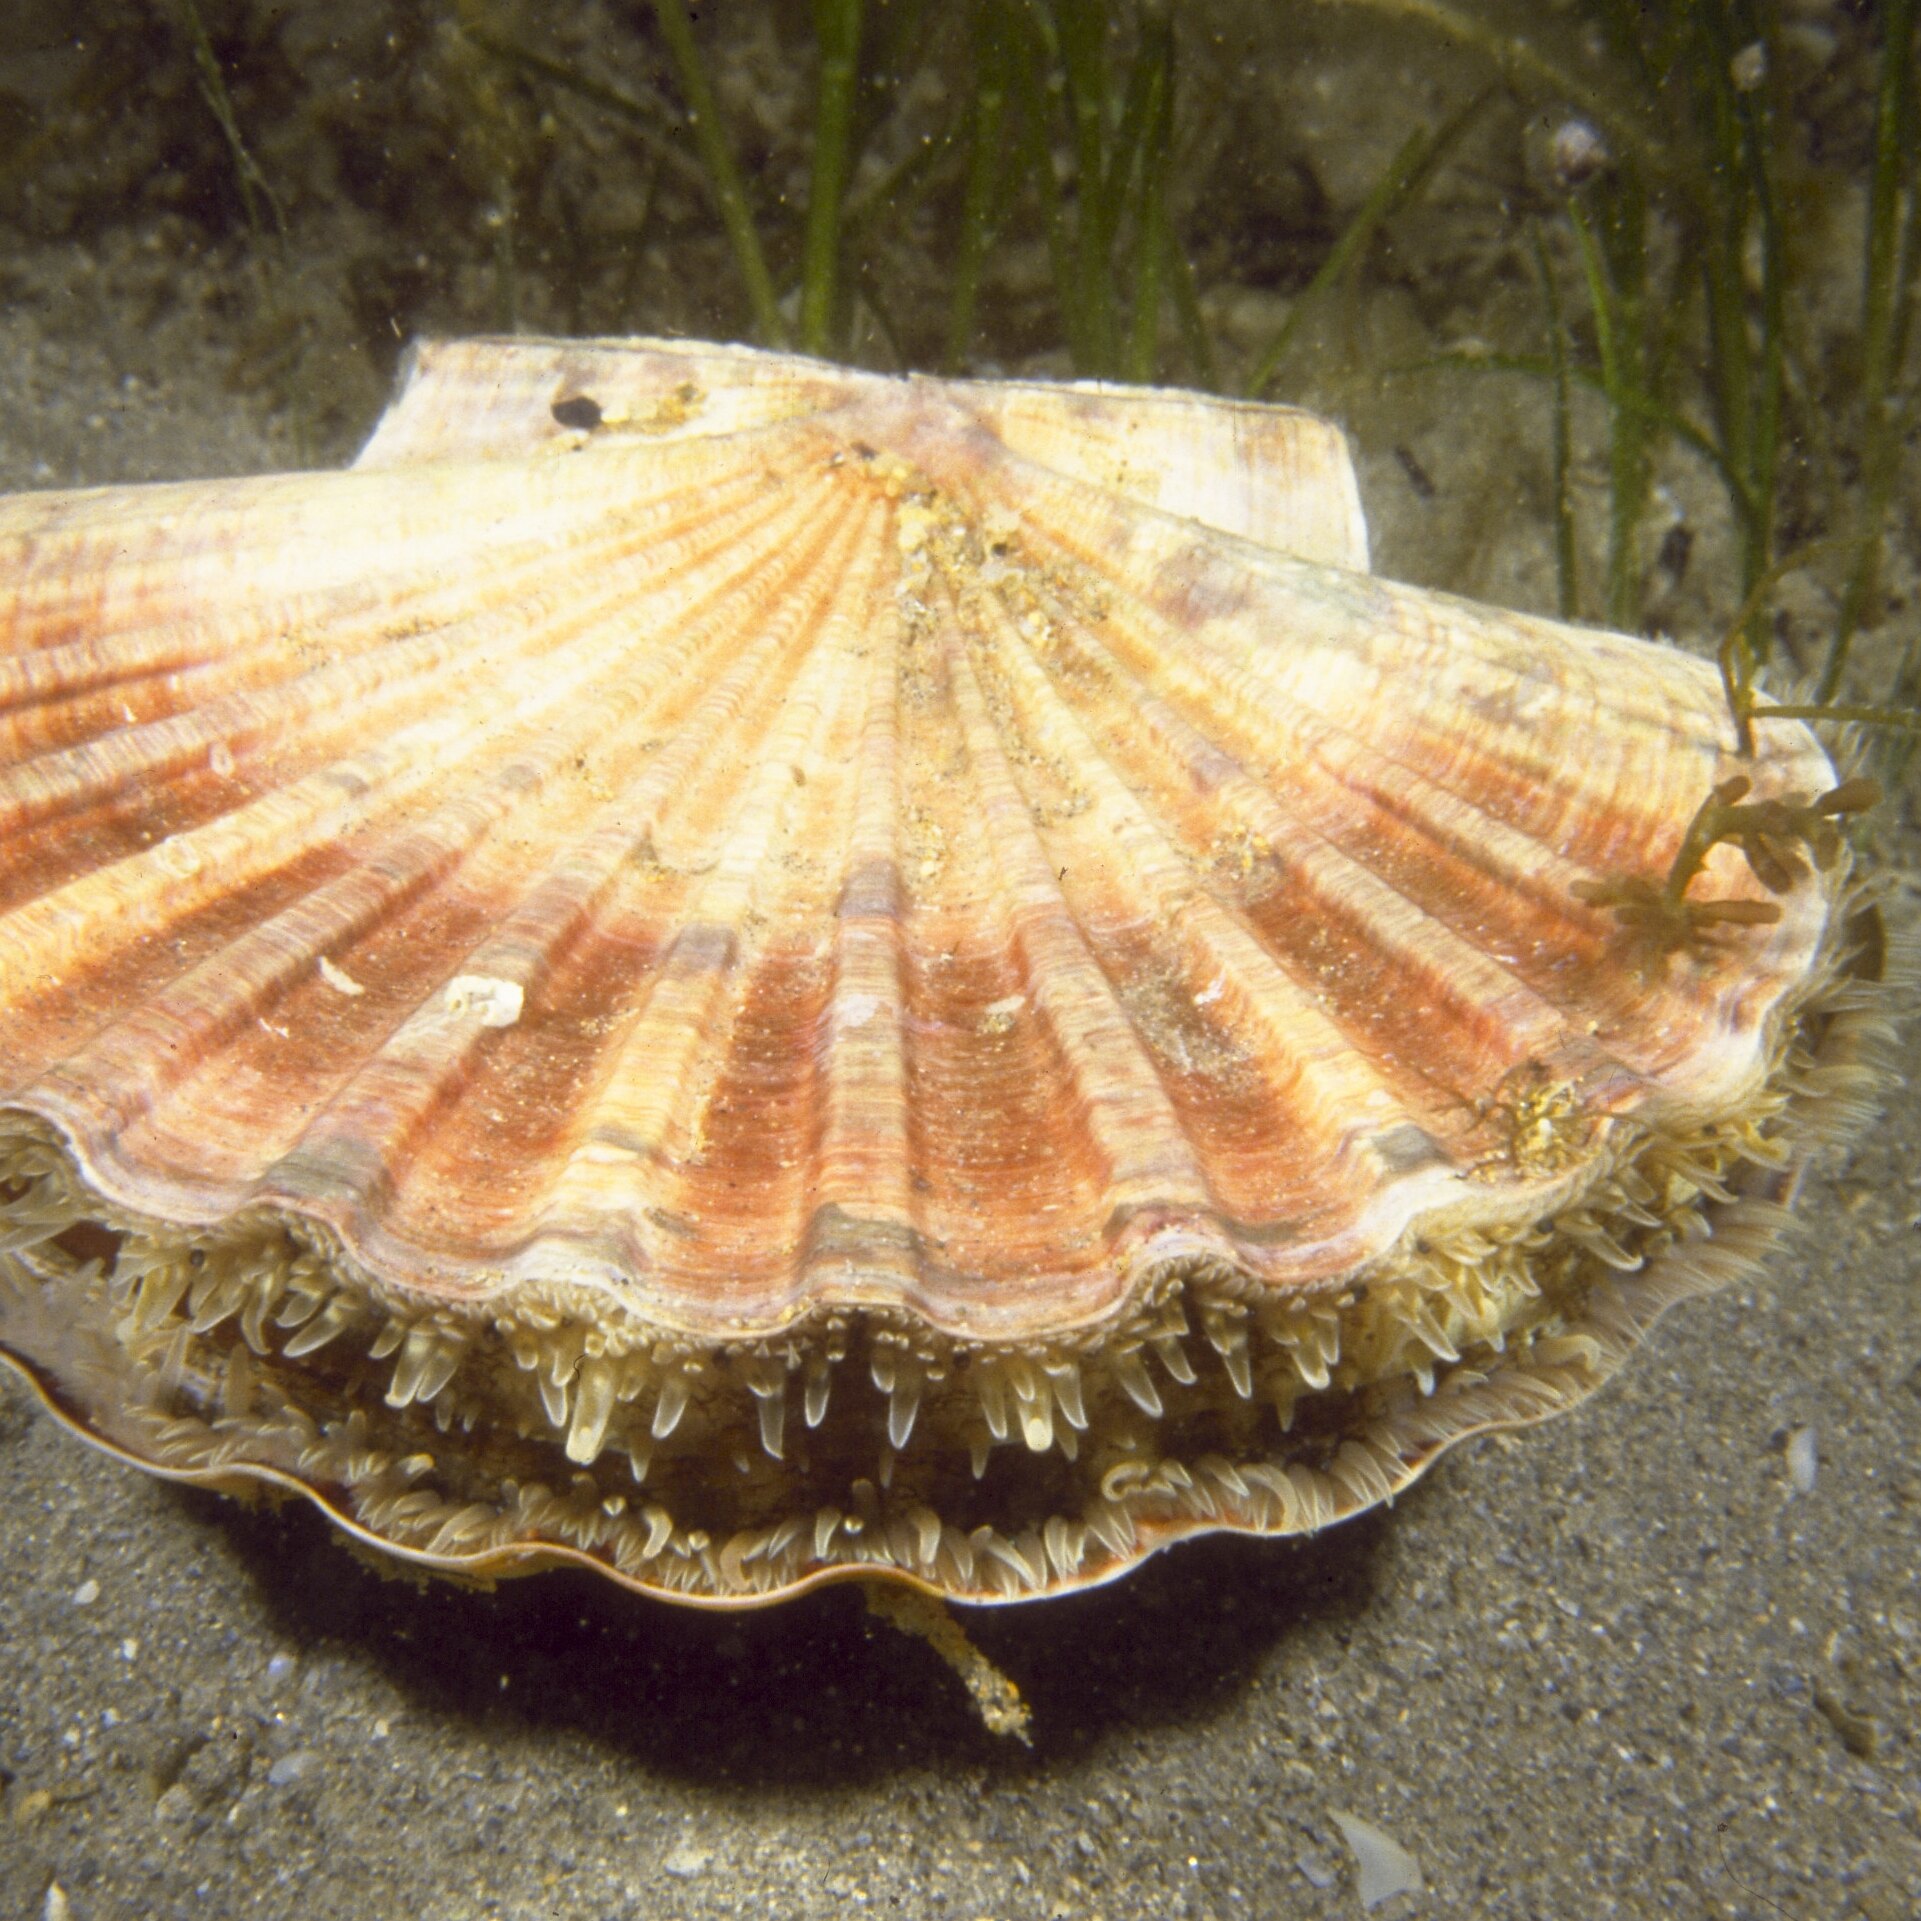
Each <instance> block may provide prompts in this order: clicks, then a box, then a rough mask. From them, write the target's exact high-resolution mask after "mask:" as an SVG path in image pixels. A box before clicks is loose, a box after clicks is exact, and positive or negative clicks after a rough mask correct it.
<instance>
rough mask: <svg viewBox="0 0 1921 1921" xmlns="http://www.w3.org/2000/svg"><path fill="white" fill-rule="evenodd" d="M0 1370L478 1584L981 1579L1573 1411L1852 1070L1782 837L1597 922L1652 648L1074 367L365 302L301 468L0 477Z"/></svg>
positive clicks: (1696, 774) (1690, 773) (1320, 1496)
mask: <svg viewBox="0 0 1921 1921" xmlns="http://www.w3.org/2000/svg"><path fill="white" fill-rule="evenodd" d="M0 620H3V621H4V635H5V639H4V643H0V1003H3V1004H4V1015H3V1016H0V1355H4V1356H5V1358H7V1359H9V1360H11V1361H12V1362H13V1363H14V1364H15V1366H16V1367H18V1368H19V1369H20V1370H21V1371H23V1372H24V1373H26V1374H27V1375H28V1377H29V1378H30V1379H31V1380H32V1381H33V1383H34V1384H35V1386H36V1387H37V1388H38V1389H39V1390H40V1392H41V1393H42V1395H43V1396H44V1397H45V1398H46V1400H47V1401H48V1403H49V1405H51V1406H52V1407H53V1408H54V1409H55V1410H56V1412H58V1413H59V1414H60V1415H61V1416H62V1417H63V1418H64V1419H66V1420H67V1421H68V1422H69V1423H70V1424H71V1425H73V1426H74V1427H76V1428H77V1429H78V1430H79V1431H80V1432H81V1433H83V1434H84V1435H86V1436H87V1437H89V1438H91V1439H93V1440H95V1441H97V1442H99V1443H101V1444H102V1445H105V1446H107V1447H109V1448H112V1449H114V1450H116V1451H118V1452H120V1453H122V1454H124V1455H126V1456H128V1457H129V1458H132V1459H134V1460H136V1461H138V1462H140V1463H141V1464H143V1465H145V1466H148V1467H150V1468H153V1469H155V1470H157V1471H159V1472H162V1473H165V1474H169V1475H173V1476H175V1477H178V1478H181V1479H185V1480H191V1481H197V1482H203V1483H210V1484H213V1485H218V1486H224V1487H231V1488H242V1487H245V1486H247V1485H249V1484H258V1483H260V1482H267V1483H277V1484H279V1485H282V1486H284V1487H287V1488H291V1489H295V1490H297V1491H299V1492H302V1493H304V1494H307V1495H308V1496H310V1497H311V1498H312V1499H313V1500H315V1501H316V1502H318V1503H319V1504H320V1505H322V1506H323V1507H324V1508H325V1509H326V1510H327V1511H328V1512H329V1513H330V1514H331V1515H332V1516H333V1517H334V1518H335V1520H336V1521H338V1522H339V1523H340V1524H341V1525H342V1526H343V1527H345V1528H347V1529H349V1530H350V1531H352V1532H353V1533H355V1534H358V1535H359V1536H361V1537H362V1538H363V1539H365V1540H368V1541H370V1542H373V1543H375V1544H377V1545H378V1546H380V1547H382V1548H384V1549H386V1550H388V1551H390V1552H393V1553H395V1554H398V1555H401V1556H403V1557H406V1558H408V1559H410V1560H412V1561H415V1562H417V1563H421V1564H425V1565H428V1566H431V1567H435V1568H439V1569H442V1570H445V1571H449V1572H454V1573H462V1574H466V1575H469V1576H476V1577H482V1578H486V1577H491V1576H494V1575H500V1574H507V1573H515V1572H521V1571H525V1570H528V1569H531V1568H534V1567H537V1566H541V1565H546V1564H550V1563H554V1562H582V1563H586V1564H589V1565H591V1566H594V1567H596V1568H599V1569H601V1570H603V1571H604V1572H606V1573H608V1574H610V1575H612V1576H614V1577H615V1578H617V1579H619V1580H621V1581H623V1582H625V1583H627V1584H629V1585H631V1586H634V1587H638V1588H642V1589H647V1590H650V1591H653V1592H657V1593H661V1594H665V1595H669V1596H671V1597H674V1598H678V1599H683V1600H688V1601H696V1602H711V1603H719V1604H727V1605H740V1604H748V1603H753V1602H757V1601H762V1600H769V1599H773V1598H776V1597H778V1596H780V1595H783V1594H788V1593H792V1592H795V1591H797V1590H799V1589H801V1588H804V1587H807V1586H810V1585H813V1584H816V1583H818V1582H821V1581H824V1580H831V1579H835V1578H842V1577H849V1576H874V1575H886V1576H892V1577H895V1578H897V1579H900V1580H902V1581H906V1582H909V1583H912V1584H915V1585H917V1586H919V1587H921V1588H924V1589H927V1590H930V1591H933V1592H936V1593H939V1594H943V1595H947V1596H950V1597H954V1598H959V1599H964V1600H975V1601H995V1600H1019V1599H1024V1598H1027V1597H1030V1596H1034V1595H1039V1594H1043V1593H1047V1592H1052V1591H1057V1590H1061V1589H1066V1588H1072V1587H1076V1586H1081V1585H1086V1584H1089V1583H1092V1582H1098V1581H1101V1580H1105V1579H1108V1578H1111V1577H1112V1576H1114V1575H1115V1574H1118V1573H1120V1572H1122V1571H1124V1570H1125V1569H1126V1568H1128V1567H1129V1566H1131V1565H1133V1564H1134V1563H1135V1562H1136V1561H1138V1560H1139V1559H1140V1558H1141V1557H1143V1556H1144V1555H1145V1554H1147V1553H1149V1552H1151V1551H1153V1550H1154V1549H1156V1548H1158V1547H1160V1546H1162V1545H1165V1544H1166V1543H1168V1542H1170V1541H1172V1540H1175V1539H1178V1538H1180V1537H1181V1536H1183V1535H1188V1534H1192V1533H1195V1532H1198V1531H1203V1530H1208V1529H1223V1528H1225V1529H1240V1530H1246V1531H1250V1532H1260V1533H1288V1532H1299V1531H1305V1530H1311V1529H1314V1528H1317V1527H1320V1526H1323V1525H1325V1524H1327V1523H1328V1522H1331V1521H1334V1520H1337V1519H1340V1518H1342V1517H1344V1516H1345V1515H1348V1514H1351V1513H1353V1512H1356V1511H1358V1510H1359V1509H1361V1508H1364V1507H1368V1506H1371V1505H1373V1504H1374V1503H1376V1502H1378V1501H1381V1500H1384V1499H1388V1498H1391V1497H1392V1495H1393V1494H1394V1493H1395V1492H1396V1491H1397V1490H1399V1489H1400V1488H1402V1487H1404V1486H1405V1485H1406V1484H1407V1483H1408V1482H1409V1481H1410V1480H1411V1479H1413V1478H1414V1477H1415V1476H1416V1475H1417V1474H1419V1473H1420V1472H1421V1470H1422V1469H1423V1468H1424V1467H1425V1466H1426V1465H1427V1464H1428V1463H1429V1462H1430V1461H1431V1460H1432V1459H1433V1458H1434V1456H1435V1455H1436V1454H1438V1453H1439V1452H1440V1451H1441V1450H1442V1449H1443V1448H1444V1447H1446V1446H1447V1445H1448V1444H1449V1443H1451V1442H1452V1441H1454V1440H1456V1439H1458V1438H1460V1437H1461V1436H1463V1435H1465V1434H1468V1433H1471V1432H1474V1431H1477V1430H1479V1429H1483V1428H1487V1427H1493V1426H1504V1425H1514V1424H1518V1423H1522V1422H1526V1421H1530V1420H1534V1419H1538V1418H1540V1417H1541V1416H1543V1415H1545V1414H1548V1413H1551V1412H1554V1411H1556V1410H1558V1409H1560V1408H1563V1407H1566V1406H1568V1405H1570V1404H1572V1403H1573V1402H1574V1401H1576V1400H1578V1399H1579V1398H1581V1397H1582V1396H1583V1395H1584V1394H1586V1393H1587V1392H1588V1391H1590V1390H1591V1389H1592V1388H1593V1387H1594V1386H1595V1385H1596V1384H1597V1383H1598V1382H1599V1381H1600V1380H1601V1379H1602V1378H1603V1377H1604V1376H1605V1375H1606V1374H1607V1373H1608V1372H1609V1371H1610V1370H1611V1369H1612V1368H1613V1367H1614V1366H1615V1365H1616V1364H1618V1362H1619V1361H1620V1360H1621V1359H1622V1357H1623V1356H1624V1354H1625V1353H1626V1351H1627V1350H1628V1349H1629V1348H1630V1347H1631V1346H1632V1345H1633V1344H1634V1342H1635V1341H1636V1340H1637V1339H1638V1338H1639V1337H1640V1335H1641V1334H1642V1333H1643V1332H1644V1331H1645V1329H1646V1327H1647V1326H1648V1325H1649V1323H1650V1322H1651V1321H1652V1320H1653V1318H1654V1317H1655V1315H1656V1314H1658V1313H1659V1312H1660V1311H1661V1309H1662V1308H1664V1307H1665V1306H1666V1305H1667V1304H1668V1303H1669V1302H1671V1301H1672V1300H1674V1299H1676V1298H1678V1297H1679V1296H1681V1295H1683V1294H1685V1293H1688V1292H1690V1291H1694V1290H1696V1289H1699V1288H1702V1287H1705V1286H1710V1285H1713V1284H1716V1283H1718V1282H1720V1281H1722V1280H1725V1279H1726V1278H1727V1277H1728V1276H1729V1275H1730V1274H1732V1273H1734V1272H1737V1271H1740V1270H1741V1269H1742V1268H1743V1267H1744V1266H1746V1265H1748V1264H1750V1263H1751V1262H1752V1261H1753V1260H1755V1259H1756V1258H1757V1257H1758V1256H1759V1255H1760V1254H1762V1253H1763V1252H1764V1251H1765V1249H1766V1247H1767V1245H1768V1243H1769V1241H1770V1239H1771V1238H1772V1236H1773V1235H1774V1234H1775V1232H1776V1230H1777V1228H1778V1226H1779V1223H1780V1208H1779V1206H1778V1204H1777V1203H1778V1200H1779V1198H1780V1196H1781V1194H1782V1193H1783V1192H1784V1191H1785V1190H1786V1187H1787V1184H1788V1182H1789V1180H1790V1179H1791V1172H1792V1168H1793V1165H1794V1164H1795V1161H1796V1157H1797V1156H1798V1155H1799V1154H1800V1153H1802V1152H1803V1151H1804V1150H1805V1148H1806V1146H1807V1145H1808V1144H1809V1143H1810V1142H1812V1141H1815V1140H1818V1139H1820V1138H1823V1137H1824V1136H1825V1135H1826V1134H1828V1133H1831V1132H1832V1131H1833V1130H1834V1129H1835V1128H1836V1127H1837V1126H1839V1125H1840V1124H1841V1123H1842V1122H1844V1121H1845V1120H1847V1119H1849V1118H1851V1117H1853V1116H1856V1115H1858V1114H1859V1113H1860V1112H1861V1111H1863V1108H1864V1105H1865V1103H1866V1102H1867V1101H1868V1099H1869V1098H1870V1095H1871V1091H1872V1079H1873V1074H1872V1068H1871V1065H1870V1064H1869V1061H1868V1055H1869V1052H1870V1050H1871V1048H1872V1046H1873V1043H1874V1041H1875V1039H1876V1037H1877V1034H1878V1032H1879V1025H1878V1023H1879V1016H1878V1015H1877V1014H1876V1012H1875V1010H1874V1007H1873V1004H1872V1003H1873V995H1872V992H1871V991H1870V989H1869V987H1868V986H1867V985H1866V983H1865V979H1864V977H1865V976H1867V975H1870V974H1872V973H1874V972H1875V970H1876V966H1877V965H1878V962H1877V960H1876V958H1875V957H1876V954H1877V952H1878V949H1877V947H1876V937H1875V932H1874V926H1873V920H1872V915H1871V913H1869V912H1864V911H1863V910H1862V909H1861V907H1860V904H1859V897H1858V891H1857V889H1856V888H1855V887H1854V885H1853V884H1852V883H1851V882H1849V880H1848V879H1847V876H1846V872H1845V862H1844V861H1843V862H1837V863H1834V864H1833V865H1831V866H1829V867H1828V868H1826V869H1822V868H1820V867H1819V866H1816V865H1814V864H1808V865H1807V866H1806V867H1805V868H1804V870H1803V871H1801V872H1799V873H1798V874H1796V875H1795V876H1794V877H1793V880H1792V884H1791V885H1788V886H1785V887H1783V888H1781V889H1780V890H1779V891H1778V892H1776V893H1774V894H1769V893H1767V892H1766V891H1765V890H1764V889H1763V888H1762V887H1761V886H1760V884H1759V882H1758V881H1757V880H1756V878H1755V875H1754V874H1753V872H1751V871H1750V869H1749V867H1748V866H1747V865H1746V864H1745V863H1744V862H1743V860H1742V858H1741V856H1740V854H1739V853H1738V852H1737V851H1736V850H1735V849H1734V848H1732V847H1727V846H1719V847H1716V848H1715V849H1714V850H1713V852H1712V853H1711V855H1710V856H1709V859H1708V862H1707V865H1706V868H1705V870H1704V874H1703V879H1702V891H1704V892H1712V893H1713V894H1714V895H1715V896H1716V897H1717V898H1724V899H1735V900H1756V901H1772V902H1773V903H1774V904H1775V905H1776V906H1778V908H1779V910H1780V911H1779V917H1778V919H1776V920H1775V921H1774V922H1773V923H1772V924H1769V925H1765V926H1763V925H1755V926H1748V925H1735V926H1731V927H1729V928H1727V929H1725V930H1723V933H1722V937H1721V938H1717V939H1715V940H1713V941H1704V942H1702V943H1701V944H1700V945H1699V947H1698V948H1694V947H1690V948H1689V949H1688V950H1687V951H1685V952H1682V953H1679V954H1676V955H1673V956H1669V957H1667V958H1665V959H1659V958H1658V957H1657V960H1656V961H1655V962H1654V963H1650V961H1649V960H1648V957H1647V956H1646V955H1645V954H1637V952H1636V951H1635V949H1634V947H1633V945H1632V944H1631V943H1630V942H1629V941H1628V939H1627V937H1626V936H1625V935H1624V932H1623V930H1622V928H1621V927H1620V925H1619V924H1618V923H1617V921H1616V919H1615V918H1614V917H1613V916H1611V915H1610V914H1608V913H1606V912H1604V911H1602V910H1601V909H1600V908H1598V907H1596V906H1593V905H1589V904H1587V903H1585V902H1584V901H1583V900H1582V899H1581V898H1580V897H1579V895H1578V894H1577V892H1576V891H1575V890H1576V887H1577V884H1581V883H1590V884H1591V883H1595V882H1603V881H1606V880H1607V879H1608V878H1609V877H1615V876H1620V875H1623V874H1628V875H1634V874H1642V875H1649V876H1655V877H1658V876H1660V875H1661V874H1663V873H1664V872H1665V871H1666V868H1667V864H1668V862H1669V861H1670V860H1671V859H1672V858H1673V856H1674V853H1675V850H1676V848H1677V846H1678V845H1679V844H1680V841H1681V839H1682V836H1683V834H1684V833H1685V831H1686V829H1687V826H1688V823H1689V821H1690V819H1691V818H1692V816H1693V814H1694V811H1695V809H1696V808H1697V807H1698V805H1699V804H1700V802H1701V800H1702V797H1703V796H1704V795H1705V794H1706V793H1707V792H1708V791H1709V790H1710V788H1711V787H1713V786H1714V785H1715V783H1717V782H1719V781H1721V780H1723V779H1725V778H1727V777H1728V776H1729V775H1730V774H1731V773H1735V772H1740V773H1744V774H1745V775H1747V776H1748V777H1749V778H1750V779H1751V780H1752V781H1753V783H1754V791H1755V794H1756V796H1757V797H1760V798H1766V797H1782V798H1790V797H1805V796H1808V795H1812V794H1815V793H1818V792H1820V791H1822V790H1824V789H1827V788H1830V787H1831V786H1832V785H1833V784H1834V779H1835V775H1834V770H1833V768H1832V766H1831V765H1830V762H1829V759H1828V757H1827V754H1826V753H1825V752H1824V750H1823V748H1822V747H1821V745H1820V744H1819V743H1818V741H1817V740H1816V738H1815V737H1814V735H1813V734H1812V733H1810V732H1809V731H1808V730H1807V729H1806V728H1805V727H1804V726H1802V725H1800V724H1799V723H1792V724H1790V723H1783V722H1778V721H1776V722H1767V723H1762V724H1761V726H1760V727H1759V729H1758V732H1759V736H1760V739H1759V745H1758V749H1757V752H1756V754H1755V755H1754V756H1753V757H1752V759H1748V760H1737V759H1736V758H1735V757H1734V754H1733V743H1732V742H1731V741H1730V740H1729V739H1728V737H1727V736H1728V729H1727V726H1726V716H1725V710H1724V706H1723V702H1722V697H1721V692H1720V689H1719V686H1718V684H1717V682H1716V679H1715V676H1714V674H1713V672H1712V671H1711V670H1710V669H1709V668H1708V667H1707V666H1706V665H1705V664H1704V663H1702V662H1700V661H1697V660H1695V659H1693V658H1690V657H1688V656H1686V655H1684V654H1682V653H1679V652H1677V651H1675V650H1673V649H1670V648H1666V647H1660V646H1654V645H1650V644H1647V643H1644V642H1641V641H1637V640H1633V639H1628V638H1625V637H1622V636H1619V635H1614V634H1608V633H1603V632H1597V631H1591V630H1585V629H1577V628H1572V627H1568V626H1564V625H1557V624H1555V623H1552V622H1547V621H1542V620H1537V619H1531V618H1528V617H1525V616H1522V615H1518V614H1513V613H1506V612H1500V611H1496V610H1491V609H1488V608H1484V607H1479V606H1475V605H1472V604H1470V603H1467V602H1464V601H1462V600H1458V599H1454V598H1450V597H1448V596H1445V595H1442V594H1437V593H1431V592H1424V591H1421V590H1418V589H1414V588H1410V587H1404V586H1397V585H1393V584H1391V583H1389V582H1386V581H1384V580H1381V579H1379V578H1377V577H1375V576H1373V575H1371V574H1370V573H1369V572H1368V571H1367V552H1366V534H1365V528H1364V524H1363V521H1362V517H1361V510H1360V505H1359V499H1358V494H1357V490H1356V487H1355V482H1354V477H1353V473H1352V469H1351V465H1350V462H1349V458H1348V454H1347V449H1346V446H1345V443H1344V441H1343V439H1342V437H1341V435H1340V434H1339V432H1338V431H1337V430H1336V429H1334V428H1332V427H1330V426H1328V425H1326V424H1325V423H1323V422H1321V421H1318V420H1316V419H1314V418H1312V417H1311V416H1308V415H1305V414H1302V413H1299V412H1296V411H1293V410H1289V409H1285V408H1271V407H1257V406H1251V405H1242V404H1233V403H1226V402H1220V401H1214V400H1208V399H1202V398H1198V397H1195V396H1191V395H1180V394H1173V393H1161V392H1152V391H1146V390H1133V389H1130V390H1125V391H1119V390H1113V389H1102V388H1093V387H1059V386H1049V385H1043V384H1038V383H1018V382H1014V383H980V384H972V383H955V382H940V381H934V380H926V379H919V378H914V379H906V380H899V379H887V378H880V377H875V376H868V375H862V374H856V373H850V372H847V371H843V370H840V369H836V368H832V367H827V366H822V365H819V364H815V363H811V362H806V361H799V360H794V359H791V358H784V357H780V356H774V355H766V354H760V353H755V352H751V351H748V350H745V349H738V348H715V347H700V346H691V345H688V344H685V343H668V342H657V341H611V342H597V343H569V342H541V341H515V342H500V341H478V342H463V343H430V344H425V345H422V346H421V347H419V348H418V349H416V350H415V351H414V353H413V354H412V355H411V356H410V361H409V365H408V368H407V371H406V374H405V378H404V381H403V385H402V390H401V392H400V393H399V395H398V397H397V399H396V401H395V403H394V405H393V406H392V408H391V409H390V410H389V412H388V414H387V415H386V417H385V418H384V419H383V421H382V422H381V424H380V426H379V428H378V430H377V431H376V433H375V434H374V436H373V439H372V440H371V442H370V443H369V445H368V446H367V448H366V449H365V451H364V452H363V454H362V456H361V458H360V459H359V461H358V462H357V463H356V465H355V467H354V468H353V469H352V470H351V471H349V472H347V473H344V474H324V475H291V476H280V477H271V478H264V479H251V480H238V481H227V482H213V483H188V484H182V485H172V486H154V487H129V488H109V489H104V490H98V491H91V492H81V493H53V494H44V495H37V496H26V497H20V498H16V499H13V500H9V501H6V502H4V503H0Z"/></svg>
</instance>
